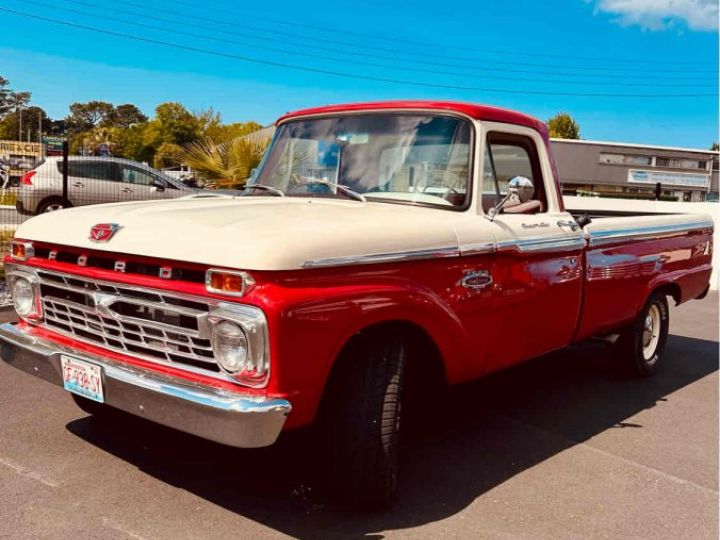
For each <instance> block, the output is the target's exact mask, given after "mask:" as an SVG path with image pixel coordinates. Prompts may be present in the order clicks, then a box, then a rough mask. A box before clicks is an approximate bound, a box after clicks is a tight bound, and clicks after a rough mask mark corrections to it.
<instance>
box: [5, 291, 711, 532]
mask: <svg viewBox="0 0 720 540" xmlns="http://www.w3.org/2000/svg"><path fill="white" fill-rule="evenodd" d="M671 317H672V320H671V334H672V335H671V337H670V339H669V341H668V349H667V353H666V365H665V369H664V370H663V372H662V373H661V374H660V375H658V376H657V377H655V378H653V379H647V380H628V379H625V378H623V377H622V376H621V375H620V374H619V373H618V372H617V370H616V369H614V366H613V354H612V349H611V348H609V347H608V346H607V345H606V344H604V343H599V342H593V343H588V344H583V345H582V346H579V347H574V348H572V349H568V350H566V351H562V352H559V353H555V354H552V355H549V356H546V357H544V358H541V359H538V360H535V361H533V362H530V363H528V364H526V365H523V366H520V367H518V368H514V369H512V370H510V371H507V372H505V373H502V374H498V375H496V376H492V377H489V378H487V379H485V380H484V381H481V382H478V383H474V384H471V385H468V386H465V387H462V388H459V389H456V390H453V391H452V392H451V393H450V394H449V396H448V397H447V399H446V400H445V401H446V402H445V403H444V404H442V405H439V406H438V414H437V417H436V418H432V419H428V421H427V423H426V426H425V427H424V429H423V430H422V431H421V432H419V433H415V434H413V435H412V436H411V437H410V438H409V439H407V440H406V441H405V443H404V448H403V455H402V463H403V469H404V470H403V471H402V479H401V481H402V486H401V499H400V501H399V504H398V505H397V507H396V508H395V509H394V510H392V511H390V512H387V513H384V514H375V515H373V514H358V513H354V512H352V511H350V510H348V509H344V508H341V507H339V506H338V505H337V504H335V503H334V502H333V501H332V500H331V499H330V498H328V497H327V496H326V495H324V494H323V490H322V489H321V488H320V483H319V480H318V478H319V474H318V472H317V471H318V469H319V468H321V465H320V466H319V465H318V464H317V463H315V462H314V459H313V458H314V455H315V453H314V451H313V441H312V438H311V437H309V436H308V435H307V434H300V435H297V436H294V437H287V438H286V439H284V440H281V442H280V443H279V444H278V445H276V446H274V447H271V448H268V449H260V450H252V451H250V450H242V451H239V450H233V449H229V448H226V447H222V446H219V445H215V444H212V443H209V442H205V441H202V440H199V439H196V438H193V437H191V436H186V435H183V434H180V433H177V432H174V431H171V430H169V429H165V428H162V427H159V426H155V425H152V424H149V423H146V422H144V421H141V420H136V419H132V418H125V417H122V418H120V419H119V420H118V421H117V422H116V423H114V424H113V425H103V424H101V423H99V422H97V421H95V420H93V419H92V418H90V417H88V416H87V415H85V414H84V413H83V412H81V411H80V410H78V409H77V408H76V407H75V405H74V404H73V403H72V401H71V400H70V398H69V396H68V395H67V394H66V393H65V392H64V391H63V390H62V389H61V388H59V387H55V386H52V385H49V384H46V383H44V382H42V381H40V380H37V379H35V378H33V377H30V376H29V375H26V374H24V373H21V372H19V371H17V370H15V369H13V368H11V367H8V366H7V365H5V364H2V365H0V537H1V538H53V539H55V538H73V539H77V538H119V539H121V538H131V539H142V538H147V539H150V538H173V539H177V538H212V539H214V538H233V539H237V538H266V537H268V538H269V537H287V536H290V537H297V538H362V537H368V538H384V537H390V538H393V537H412V538H437V537H441V536H445V537H462V538H503V539H504V538H580V537H582V538H629V537H644V538H668V539H670V538H672V539H677V538H712V539H716V538H717V537H718V510H717V509H718V343H717V341H718V296H717V294H712V295H710V296H709V297H708V298H706V299H705V300H703V301H699V302H691V303H689V304H686V305H684V306H681V307H679V308H673V309H672V313H671Z"/></svg>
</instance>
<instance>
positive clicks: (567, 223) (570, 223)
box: [557, 219, 580, 232]
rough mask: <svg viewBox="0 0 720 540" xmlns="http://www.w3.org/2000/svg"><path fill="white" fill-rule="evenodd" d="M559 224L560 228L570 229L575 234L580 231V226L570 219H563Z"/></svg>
mask: <svg viewBox="0 0 720 540" xmlns="http://www.w3.org/2000/svg"><path fill="white" fill-rule="evenodd" d="M557 224H558V227H570V230H571V231H573V232H574V231H578V230H580V225H578V224H577V223H575V222H574V221H572V220H570V219H561V220H560V221H558V222H557Z"/></svg>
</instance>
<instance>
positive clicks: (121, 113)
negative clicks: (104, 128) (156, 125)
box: [106, 103, 148, 128]
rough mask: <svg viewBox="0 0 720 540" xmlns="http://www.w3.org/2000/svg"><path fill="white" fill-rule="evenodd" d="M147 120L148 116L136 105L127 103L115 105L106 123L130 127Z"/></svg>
mask: <svg viewBox="0 0 720 540" xmlns="http://www.w3.org/2000/svg"><path fill="white" fill-rule="evenodd" d="M147 120H148V117H147V116H145V115H144V114H143V113H142V111H141V110H140V109H138V108H137V107H136V106H135V105H133V104H132V103H125V104H123V105H118V106H117V107H115V110H114V111H113V113H112V115H110V117H108V118H107V119H106V123H107V124H110V125H112V126H116V127H123V128H129V127H130V126H132V125H133V124H142V123H144V122H147Z"/></svg>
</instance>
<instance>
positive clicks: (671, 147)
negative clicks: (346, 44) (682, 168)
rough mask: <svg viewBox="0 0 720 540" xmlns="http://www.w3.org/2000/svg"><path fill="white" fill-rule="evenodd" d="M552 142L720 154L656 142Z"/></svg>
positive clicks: (567, 140)
mask: <svg viewBox="0 0 720 540" xmlns="http://www.w3.org/2000/svg"><path fill="white" fill-rule="evenodd" d="M550 140H551V141H552V142H562V143H572V144H588V145H597V146H620V147H627V148H646V149H648V150H670V151H674V152H693V153H695V154H712V155H714V156H716V157H717V156H720V152H718V151H717V150H702V149H700V148H683V147H681V146H659V145H654V144H637V143H623V142H614V141H591V140H587V139H558V138H555V137H553V138H551V139H550Z"/></svg>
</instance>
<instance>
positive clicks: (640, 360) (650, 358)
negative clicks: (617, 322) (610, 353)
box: [617, 292, 670, 377]
mask: <svg viewBox="0 0 720 540" xmlns="http://www.w3.org/2000/svg"><path fill="white" fill-rule="evenodd" d="M654 310H656V311H654ZM655 314H657V315H659V321H658V327H657V328H656V331H652V328H650V327H651V326H652V324H651V321H650V319H653V318H654V316H655ZM669 328H670V312H669V310H668V302H667V297H666V296H665V295H664V294H662V293H659V292H656V293H653V294H652V295H651V296H650V298H648V301H647V302H646V303H645V305H644V306H643V308H642V309H641V310H640V313H638V316H637V318H636V319H635V322H634V323H633V324H631V325H630V326H628V327H627V328H625V330H623V332H622V333H621V334H620V338H619V339H618V342H617V345H618V350H619V353H620V356H621V359H622V362H623V364H624V367H625V369H626V370H627V371H628V372H629V374H631V375H634V376H637V377H649V376H651V375H655V373H657V371H658V369H659V367H660V364H661V363H662V359H663V353H664V352H665V345H666V343H667V336H668V330H669Z"/></svg>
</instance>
